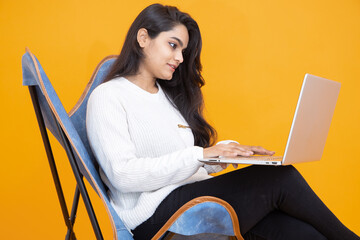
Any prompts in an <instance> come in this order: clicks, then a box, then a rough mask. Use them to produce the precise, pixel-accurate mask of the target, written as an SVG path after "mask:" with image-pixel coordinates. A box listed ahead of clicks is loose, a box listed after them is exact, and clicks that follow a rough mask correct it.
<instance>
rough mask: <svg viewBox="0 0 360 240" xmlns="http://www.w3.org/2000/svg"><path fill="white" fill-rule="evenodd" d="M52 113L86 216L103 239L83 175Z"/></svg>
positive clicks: (98, 236)
mask: <svg viewBox="0 0 360 240" xmlns="http://www.w3.org/2000/svg"><path fill="white" fill-rule="evenodd" d="M52 115H53V118H54V121H56V123H57V124H56V125H57V129H58V131H59V133H60V136H61V139H62V141H63V143H64V148H65V151H66V154H67V156H68V158H69V161H70V165H71V168H72V170H73V173H74V176H75V179H76V182H77V185H78V187H79V190H80V194H81V197H82V199H83V202H84V204H85V208H86V210H87V213H88V216H89V218H90V222H91V225H92V227H93V230H94V233H95V236H96V239H98V240H103V239H104V238H103V236H102V233H101V229H100V226H99V223H98V221H97V219H96V215H95V212H94V209H93V207H92V205H91V201H90V198H89V194H88V192H87V190H86V187H85V183H84V180H83V175H82V174H81V172H80V170H79V167H78V165H77V163H76V160H75V155H74V152H73V151H72V149H71V147H70V146H71V144H70V142H69V140H68V138H67V137H66V136H65V133H64V131H63V130H62V128H61V126H60V124H59V123H58V121H57V120H56V118H55V116H54V114H52Z"/></svg>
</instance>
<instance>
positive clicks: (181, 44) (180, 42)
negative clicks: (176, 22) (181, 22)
mask: <svg viewBox="0 0 360 240" xmlns="http://www.w3.org/2000/svg"><path fill="white" fill-rule="evenodd" d="M171 38H172V39H175V40H176V41H178V42H179V44H180V46H181V47H182V46H184V43H183V42H182V41H181V40H180V39H179V38H177V37H171Z"/></svg>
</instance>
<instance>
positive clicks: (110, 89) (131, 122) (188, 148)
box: [86, 78, 221, 229]
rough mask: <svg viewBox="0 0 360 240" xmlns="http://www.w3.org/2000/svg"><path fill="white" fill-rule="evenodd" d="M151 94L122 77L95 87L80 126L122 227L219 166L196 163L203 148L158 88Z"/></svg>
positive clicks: (139, 220) (136, 222)
mask: <svg viewBox="0 0 360 240" xmlns="http://www.w3.org/2000/svg"><path fill="white" fill-rule="evenodd" d="M158 88H159V91H158V92H157V93H156V94H151V93H149V92H147V91H145V90H143V89H141V88H140V87H138V86H137V85H135V84H133V83H131V82H130V81H128V80H127V79H125V78H116V79H113V80H111V81H109V82H107V83H104V84H101V85H100V86H98V87H97V88H96V89H95V90H94V91H93V92H92V94H91V96H90V98H89V102H88V106H87V115H86V128H87V134H88V138H89V142H90V145H91V148H92V150H93V152H94V154H95V157H96V159H97V160H98V162H99V164H100V167H101V169H100V175H101V177H102V179H103V181H104V182H105V184H106V185H107V186H108V187H109V193H108V194H109V196H110V199H111V204H112V205H113V207H114V209H115V210H116V212H117V213H118V214H119V216H120V218H121V219H122V220H123V222H124V224H125V225H126V227H127V228H128V229H134V228H136V227H137V226H138V225H140V224H141V223H142V222H144V221H145V220H147V219H148V218H149V217H150V216H151V215H153V213H154V212H155V210H156V208H157V207H158V205H159V204H160V203H161V201H162V200H163V199H164V198H165V197H166V196H167V195H168V194H169V193H170V192H171V191H173V190H174V189H175V188H177V187H179V186H182V185H184V184H188V183H192V182H196V181H201V180H204V179H208V178H210V177H211V176H209V175H208V173H212V172H217V171H220V170H221V168H220V167H219V166H216V167H213V166H209V165H205V166H204V164H202V163H201V162H199V161H198V160H197V159H199V158H202V157H203V148H201V147H197V146H194V136H193V134H192V132H191V130H190V129H189V128H181V127H179V126H178V124H181V125H184V126H188V124H187V122H186V121H185V120H184V118H183V117H182V116H181V114H180V113H179V111H178V110H177V109H175V108H174V107H173V106H172V105H171V103H170V102H169V100H168V99H167V98H166V96H165V94H164V92H163V91H162V89H161V87H160V86H159V85H158Z"/></svg>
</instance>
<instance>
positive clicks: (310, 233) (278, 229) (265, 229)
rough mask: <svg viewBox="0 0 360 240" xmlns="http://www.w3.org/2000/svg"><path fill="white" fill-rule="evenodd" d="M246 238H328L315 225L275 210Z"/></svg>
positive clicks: (256, 239) (314, 239) (295, 239)
mask: <svg viewBox="0 0 360 240" xmlns="http://www.w3.org/2000/svg"><path fill="white" fill-rule="evenodd" d="M244 238H245V240H289V239H291V240H304V239H311V240H326V237H324V236H323V235H322V234H321V233H320V232H319V231H317V230H316V229H315V228H314V227H313V226H311V225H310V224H308V223H305V222H303V221H301V220H299V219H296V218H294V217H291V216H289V215H287V214H285V213H283V212H281V211H273V212H271V213H269V214H268V215H267V216H266V217H265V218H264V219H262V220H261V221H260V222H259V223H258V224H256V225H255V227H253V228H252V229H250V231H248V232H247V233H246V234H245V236H244Z"/></svg>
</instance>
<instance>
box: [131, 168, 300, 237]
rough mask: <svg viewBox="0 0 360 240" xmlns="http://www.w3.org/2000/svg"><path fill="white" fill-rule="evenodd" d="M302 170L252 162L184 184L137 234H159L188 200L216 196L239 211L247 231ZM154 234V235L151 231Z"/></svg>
mask: <svg viewBox="0 0 360 240" xmlns="http://www.w3.org/2000/svg"><path fill="white" fill-rule="evenodd" d="M292 175H298V176H297V178H298V177H299V176H300V177H301V175H300V174H298V172H297V171H296V169H295V168H294V167H292V166H286V167H274V166H250V167H246V168H243V169H239V170H236V171H233V172H230V173H227V174H224V175H221V176H218V177H214V178H211V179H208V180H204V181H200V182H195V183H191V184H187V185H184V186H182V187H179V188H177V189H175V190H174V191H173V192H171V193H170V194H169V195H168V196H167V197H166V198H165V199H164V200H163V201H162V203H161V204H160V205H159V207H158V208H157V210H156V212H155V213H154V215H153V216H152V217H151V218H150V219H148V220H147V221H146V222H144V223H143V224H141V225H140V226H139V227H137V228H136V229H135V231H134V233H135V235H137V234H141V233H144V232H146V233H150V234H155V233H156V232H157V230H158V229H160V228H161V227H162V225H163V224H165V222H166V221H167V220H168V219H169V218H170V217H171V216H172V215H173V214H174V213H175V212H176V211H177V209H179V208H180V207H181V206H183V205H184V204H185V203H187V202H188V201H190V200H192V199H194V198H196V197H200V196H214V197H218V198H220V199H223V200H224V201H227V202H228V203H229V204H230V205H231V206H232V207H233V208H234V210H235V211H236V213H237V215H238V218H239V222H240V231H241V233H242V234H245V233H246V232H247V231H248V230H250V229H251V228H252V227H254V226H255V225H256V224H257V223H258V222H259V221H260V220H261V219H263V218H264V217H265V216H266V215H267V214H269V213H270V212H272V211H273V210H274V208H276V207H277V204H278V201H279V195H280V193H279V192H280V191H278V189H283V188H284V186H281V185H284V184H283V182H286V181H288V180H289V179H291V178H293V177H291V176H292ZM150 236H152V235H150Z"/></svg>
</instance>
